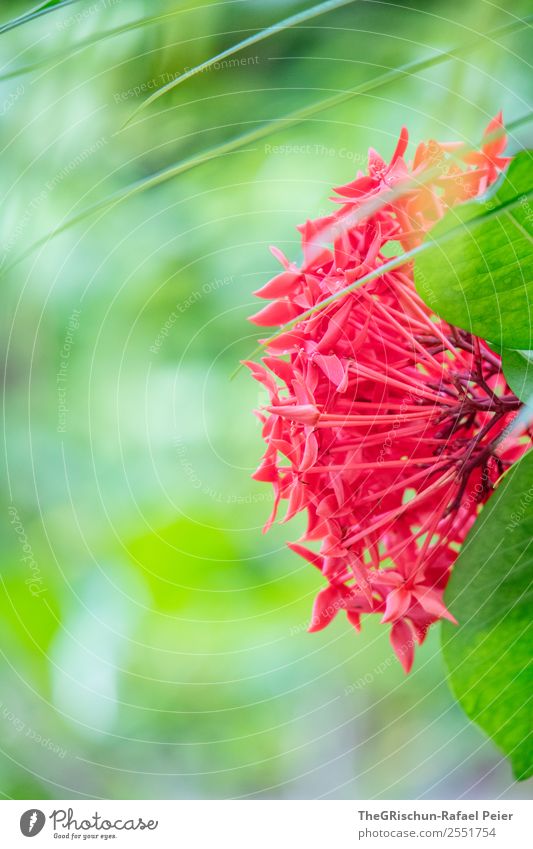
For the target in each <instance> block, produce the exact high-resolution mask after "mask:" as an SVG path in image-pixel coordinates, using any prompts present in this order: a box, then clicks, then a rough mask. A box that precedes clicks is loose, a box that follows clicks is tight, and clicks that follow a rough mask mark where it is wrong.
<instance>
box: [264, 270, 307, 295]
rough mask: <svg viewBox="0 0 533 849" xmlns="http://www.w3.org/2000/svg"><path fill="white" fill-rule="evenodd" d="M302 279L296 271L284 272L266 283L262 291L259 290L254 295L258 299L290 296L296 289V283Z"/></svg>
mask: <svg viewBox="0 0 533 849" xmlns="http://www.w3.org/2000/svg"><path fill="white" fill-rule="evenodd" d="M301 277H302V275H301V274H299V273H296V272H294V271H282V272H281V274H277V275H276V276H275V277H273V278H272V280H269V281H268V283H265V285H264V286H262V287H261V289H257V291H256V292H254V295H257V297H258V298H281V297H283V295H288V294H290V292H292V291H293V290H294V289H295V288H296V283H297V282H298V280H300V279H301Z"/></svg>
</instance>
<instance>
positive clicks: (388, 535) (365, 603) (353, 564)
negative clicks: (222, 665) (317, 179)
mask: <svg viewBox="0 0 533 849" xmlns="http://www.w3.org/2000/svg"><path fill="white" fill-rule="evenodd" d="M500 127H501V115H498V116H497V117H496V118H495V119H494V120H493V121H492V122H491V123H490V124H489V126H488V128H487V130H486V137H487V138H486V143H485V144H484V146H483V148H482V150H481V151H480V152H476V153H475V154H473V153H470V154H466V155H464V156H463V158H462V162H461V163H460V164H457V161H458V156H460V148H459V149H458V147H457V146H456V145H453V144H438V143H437V142H430V143H429V144H421V145H419V147H418V148H417V150H416V153H415V156H414V159H413V161H412V163H407V162H406V161H405V159H404V154H405V151H406V148H407V142H408V137H407V131H406V130H405V129H402V132H401V135H400V140H399V142H398V145H397V147H396V150H395V152H394V155H393V157H392V160H391V162H390V164H386V163H385V162H384V160H383V159H382V158H381V157H380V156H379V154H377V153H376V152H375V151H374V150H370V151H369V157H368V174H367V175H363V174H359V175H358V176H357V178H356V179H355V180H354V181H353V182H351V183H348V184H347V185H345V186H342V187H340V188H338V189H336V190H335V191H336V193H337V195H338V196H339V197H338V198H335V200H336V201H337V202H338V203H340V206H339V208H338V209H337V211H336V212H334V213H333V214H332V215H330V216H328V217H327V218H322V219H319V220H316V221H307V222H306V223H305V224H304V225H303V226H301V227H299V228H298V229H299V230H300V233H301V235H302V248H303V262H302V264H301V265H300V266H297V265H295V264H294V263H291V262H289V260H288V259H286V257H285V256H284V255H283V254H282V253H281V252H280V251H279V250H277V249H272V250H273V253H274V255H275V256H276V257H277V258H278V259H279V261H280V262H281V265H282V266H283V270H282V271H281V273H280V274H278V275H277V276H276V277H274V278H273V279H272V280H270V282H268V283H267V284H266V285H265V286H263V288H262V289H260V290H259V291H258V292H257V293H256V294H257V295H258V296H259V297H261V298H268V299H274V300H273V301H272V303H270V304H269V305H268V306H266V307H265V308H264V309H262V310H261V311H260V312H258V313H257V314H256V315H255V316H253V317H252V318H251V321H253V322H254V323H255V324H257V325H261V326H273V325H283V324H285V323H286V322H289V321H291V320H292V319H297V317H298V316H299V315H300V314H301V313H303V312H305V311H306V310H308V309H310V308H311V307H314V306H315V305H317V304H319V303H320V302H322V301H323V300H324V299H326V298H328V297H330V296H331V295H334V294H335V293H337V292H339V291H340V290H341V289H344V288H345V287H347V286H349V285H350V284H353V283H354V282H355V281H357V280H358V279H360V278H362V277H363V276H364V275H366V274H368V272H370V271H372V270H374V269H376V268H378V267H379V266H380V265H383V264H384V263H385V262H386V261H387V258H388V259H390V253H391V251H390V248H389V251H388V257H386V256H385V255H384V248H385V246H386V245H387V243H389V242H396V243H400V244H401V246H402V248H403V249H404V250H409V249H410V248H413V247H414V246H416V245H418V244H420V242H421V241H422V239H423V237H424V234H425V233H426V232H427V230H428V229H429V228H430V227H431V226H432V225H433V224H434V223H435V222H436V221H437V220H438V219H439V218H440V217H441V216H442V215H443V214H444V212H445V211H446V210H447V208H448V207H449V206H450V205H452V204H454V203H457V202H460V201H463V200H466V199H467V198H470V197H473V196H475V195H478V194H479V193H481V192H483V191H484V190H485V189H486V188H487V186H488V185H490V183H492V182H493V181H494V179H495V178H496V176H497V175H498V173H499V172H500V170H501V169H502V168H503V167H504V166H505V165H506V164H507V162H508V161H509V160H508V159H506V158H502V156H501V154H502V151H503V148H504V147H505V143H506V140H505V137H503V136H502V135H501V133H500V135H499V137H497V138H494V137H495V131H498V129H499V128H500ZM496 135H497V133H496ZM451 151H454V156H453V157H452V156H450V155H449V154H450V152H451ZM430 169H431V170H430ZM428 177H430V179H428ZM406 181H408V182H409V190H408V191H406V192H402V193H399V192H396V193H394V196H393V197H391V194H390V190H391V189H394V188H395V187H396V188H398V187H399V186H400V184H402V183H406ZM413 181H414V182H413ZM383 194H385V195H386V196H385V197H383V204H382V205H380V204H379V203H375V204H372V203H370V204H369V201H372V200H373V199H379V198H380V196H381V195H383ZM339 199H340V200H339ZM369 205H370V206H372V211H370V212H368V213H367V210H368V208H369ZM358 210H360V212H359V214H358ZM324 233H328V234H333V237H332V241H333V244H332V246H331V247H329V246H328V247H323V246H320V244H319V241H320V238H321V236H323V234H324ZM263 363H264V366H262V365H258V364H256V363H251V362H250V363H247V365H248V366H249V368H250V369H251V371H252V373H253V376H254V377H255V378H256V379H257V380H258V381H259V382H260V383H261V384H263V386H264V387H265V388H266V390H267V391H268V394H269V397H270V404H269V405H268V406H265V407H264V408H263V409H262V410H260V411H258V416H259V418H260V420H261V422H262V423H263V437H264V439H265V442H266V444H267V449H266V452H265V455H264V458H263V461H262V463H261V465H260V466H259V468H258V469H257V471H256V472H255V474H254V476H253V477H254V478H255V479H256V480H260V481H266V482H269V483H271V484H272V485H273V488H274V495H275V504H274V510H273V513H272V516H271V517H270V519H269V520H268V522H267V525H266V528H265V530H266V529H268V527H269V526H270V525H271V523H272V521H273V520H274V518H275V516H276V513H277V510H278V506H279V502H280V500H282V499H286V500H287V502H288V506H287V512H286V515H285V518H284V520H283V521H288V520H289V519H290V518H291V517H292V516H294V515H295V514H296V513H298V512H300V511H302V510H305V511H307V516H308V526H307V530H306V532H305V534H304V536H303V538H302V541H321V546H320V550H319V551H314V550H311V549H309V548H307V547H304V546H303V545H301V544H300V543H292V544H289V545H290V547H291V549H292V550H293V551H295V552H296V553H297V554H299V555H301V556H302V557H304V558H306V559H307V560H308V561H309V562H310V563H312V564H313V565H314V566H316V567H317V568H318V569H319V570H320V572H321V573H322V575H323V577H324V579H325V580H326V582H327V586H326V587H325V588H324V589H322V590H321V591H320V592H319V593H318V596H317V598H316V601H315V605H314V609H313V614H312V620H311V625H310V628H309V630H310V631H317V630H319V629H321V628H324V627H325V626H326V625H327V624H328V623H329V622H330V621H331V620H332V619H333V618H334V616H335V615H336V614H337V613H338V611H339V610H340V609H343V610H345V611H346V614H347V617H348V620H349V621H350V622H351V624H352V625H353V626H354V627H355V628H356V629H357V630H359V628H360V616H361V614H362V613H377V614H379V615H380V616H381V617H382V620H381V621H382V622H388V623H391V626H392V627H391V642H392V645H393V648H394V651H395V652H396V654H397V655H398V657H399V659H400V661H401V663H402V665H403V667H404V669H405V670H406V671H409V669H410V668H411V665H412V662H413V657H414V646H415V643H421V642H422V641H423V639H424V637H425V635H426V633H427V629H428V627H429V626H430V625H431V624H432V623H433V622H435V621H437V620H438V619H441V618H443V617H444V618H448V619H452V621H453V617H452V616H451V614H450V613H449V612H448V611H447V609H446V607H445V606H444V604H443V600H442V595H443V590H444V588H445V586H446V583H447V581H448V578H449V575H450V569H451V566H452V564H453V562H454V560H455V558H456V557H457V553H458V549H459V546H460V544H461V543H462V542H463V540H464V539H465V536H466V534H467V532H468V530H469V529H470V527H471V525H472V523H473V522H474V520H475V518H476V515H477V513H478V510H479V505H480V504H481V503H482V502H483V501H485V500H486V499H487V498H488V496H489V495H490V493H491V491H492V489H493V486H494V484H495V482H496V481H497V480H498V478H499V477H500V475H501V474H502V472H503V471H504V470H505V469H506V468H507V467H508V466H509V465H510V464H511V463H512V462H514V460H516V459H517V458H518V457H519V456H520V454H521V453H522V452H523V450H524V448H523V446H522V444H521V443H520V442H519V441H516V440H515V441H512V442H511V444H510V445H509V444H507V445H506V447H505V450H504V451H501V450H498V449H497V445H496V442H497V438H498V436H499V435H501V433H502V431H503V430H504V429H505V428H506V426H507V425H508V424H509V421H510V419H511V418H512V417H513V416H514V415H516V412H515V411H516V410H517V408H518V406H519V402H518V401H517V399H516V397H515V396H514V395H513V394H512V393H510V391H509V389H508V388H507V386H506V384H505V380H504V379H503V376H502V373H501V369H500V359H499V357H498V356H496V355H495V354H494V353H493V352H492V351H491V350H490V349H489V348H488V346H487V345H486V344H485V343H484V342H483V341H482V340H481V339H478V338H475V337H473V336H472V335H471V334H469V333H466V332H464V331H462V330H458V329H457V328H455V327H452V326H450V325H448V324H446V323H445V322H444V321H441V320H440V319H438V318H437V317H436V316H435V315H433V314H432V313H431V312H430V310H428V308H427V307H426V305H425V304H424V302H423V301H422V300H421V298H420V297H419V296H418V294H417V292H416V290H415V287H414V283H413V268H412V265H411V264H404V265H402V266H401V267H400V268H398V269H396V270H393V271H390V272H388V273H384V274H383V275H382V276H380V277H378V278H377V279H375V280H373V281H371V282H368V283H366V284H365V285H363V286H361V287H360V288H358V289H355V290H353V291H352V292H350V293H348V294H345V295H344V296H342V297H340V298H338V299H337V300H334V301H333V302H332V303H330V304H329V305H328V306H326V307H324V308H322V309H321V310H319V311H317V312H316V313H314V314H313V315H310V316H308V317H307V318H305V319H303V320H302V321H301V322H299V323H297V324H295V325H294V327H293V329H291V330H290V331H287V332H284V333H282V334H281V335H278V336H277V338H274V339H273V340H272V341H271V342H270V343H269V344H268V347H267V356H265V357H264V358H263ZM315 548H316V546H315Z"/></svg>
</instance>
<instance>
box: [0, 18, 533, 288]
mask: <svg viewBox="0 0 533 849" xmlns="http://www.w3.org/2000/svg"><path fill="white" fill-rule="evenodd" d="M532 18H533V16H529V17H527V18H524V19H523V20H522V21H518V22H515V21H513V23H512V24H508V25H505V26H503V27H498V28H497V29H494V30H492V31H490V32H488V33H486V34H485V36H484V37H485V38H490V39H492V38H494V37H496V36H499V35H505V34H508V33H509V32H514V31H515V30H518V29H521V28H523V27H524V26H527V25H528V22H529V21H530V20H531V19H532ZM479 45H480V40H479V39H477V40H476V41H473V42H469V43H468V44H467V45H462V46H461V47H457V48H455V49H454V50H451V51H448V52H441V53H438V54H437V55H436V56H432V57H430V58H427V59H421V60H417V61H416V60H414V61H412V62H409V63H407V64H405V65H402V66H401V67H400V68H395V69H392V70H389V71H387V72H386V73H384V74H380V75H379V76H377V77H374V78H373V79H371V80H368V81H366V82H364V83H361V84H360V85H358V86H355V87H354V88H352V89H348V90H347V91H341V92H338V93H337V94H334V95H332V96H331V97H327V98H324V99H323V100H321V101H319V102H318V103H312V104H310V105H309V106H305V107H303V108H301V109H297V110H295V111H294V112H291V113H289V114H288V115H285V116H284V117H283V118H277V119H276V120H274V121H269V122H268V123H266V124H262V125H261V126H260V127H258V128H257V129H255V130H252V131H250V132H248V133H243V134H242V135H240V136H237V137H236V138H233V139H230V140H229V141H227V142H223V143H222V144H220V145H216V146H215V147H213V148H210V149H208V150H207V151H204V152H203V153H200V154H197V155H194V156H191V157H189V158H188V159H184V160H182V161H181V162H178V163H176V164H175V165H171V166H169V167H168V168H163V169H162V170H161V171H158V172H156V173H155V174H152V175H150V176H149V177H144V178H142V179H141V180H138V181H136V182H134V183H131V184H130V185H129V186H126V187H124V188H123V189H119V190H118V191H116V192H113V193H111V194H110V195H108V196H107V197H105V198H103V199H102V200H101V201H97V202H96V203H94V204H91V205H90V206H88V207H85V208H84V209H82V210H81V211H80V212H79V213H77V214H76V215H73V216H71V217H70V218H68V219H67V220H66V221H65V222H63V224H61V225H59V226H58V227H56V228H55V229H54V230H52V231H50V232H49V233H47V234H46V235H44V236H43V237H42V238H40V239H38V240H36V241H35V242H34V243H33V244H31V245H30V246H29V247H28V248H27V250H26V251H24V252H23V253H21V254H20V255H19V256H18V257H15V259H14V260H13V261H12V262H11V263H10V264H9V265H7V266H5V267H4V268H3V269H0V270H3V271H4V272H7V271H9V270H11V269H12V268H14V267H15V266H16V265H18V264H19V262H21V261H22V260H24V259H26V258H27V257H28V256H30V255H31V254H32V253H33V252H34V251H35V250H38V249H39V248H40V247H42V246H43V245H44V244H46V243H47V242H48V241H49V240H51V239H53V238H55V237H56V236H58V235H60V234H61V233H64V232H65V231H66V230H68V229H70V228H71V227H74V226H75V225H76V224H79V223H81V222H82V221H84V220H85V219H86V218H88V217H90V216H91V215H93V214H96V213H97V212H100V211H104V210H106V209H111V208H112V207H115V206H116V205H117V204H119V203H122V202H123V201H125V200H129V199H130V198H132V197H134V196H136V195H138V194H140V193H141V192H144V191H147V190H149V189H152V188H155V187H156V186H160V185H161V184H163V183H165V182H167V181H168V180H171V179H173V178H174V177H178V176H179V175H181V174H183V173H185V172H187V171H191V170H192V169H193V168H196V167H197V166H199V165H202V164H203V163H205V162H209V161H210V160H212V159H216V158H217V157H219V156H227V155H228V154H230V153H233V152H235V151H237V150H241V149H242V148H245V147H246V145H249V144H253V143H254V142H256V141H259V140H260V139H263V138H266V137H267V136H269V135H272V133H275V132H277V131H279V130H282V129H286V128H288V127H292V126H295V125H297V124H301V123H302V122H304V121H306V120H307V119H308V118H311V117H312V116H313V115H316V114H318V113H320V112H323V111H325V110H327V109H330V108H332V107H334V106H337V105H339V104H340V103H344V102H345V101H347V100H350V99H351V98H352V97H356V96H357V95H360V94H365V93H367V92H369V91H373V90H375V89H377V88H380V87H381V86H383V85H388V84H390V83H393V82H395V81H396V80H398V79H401V78H402V77H404V76H412V75H413V74H416V73H418V72H420V71H422V70H426V69H427V68H431V67H434V66H436V65H439V64H441V63H443V62H446V61H449V60H450V59H454V58H458V57H460V56H461V55H463V54H465V53H468V52H469V51H470V50H473V49H475V48H476V47H479ZM529 120H531V115H529V114H528V115H526V116H523V117H522V118H519V119H517V120H516V121H513V122H512V123H510V124H508V125H507V129H508V130H512V129H516V128H517V127H519V126H521V125H522V124H525V123H527V122H528V121H529ZM118 132H123V131H122V130H120V131H118Z"/></svg>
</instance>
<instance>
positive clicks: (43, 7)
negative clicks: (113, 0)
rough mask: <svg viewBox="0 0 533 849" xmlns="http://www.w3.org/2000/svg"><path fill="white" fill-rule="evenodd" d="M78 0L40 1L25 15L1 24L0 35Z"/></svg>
mask: <svg viewBox="0 0 533 849" xmlns="http://www.w3.org/2000/svg"><path fill="white" fill-rule="evenodd" d="M77 2H78V0H48V2H46V3H39V5H38V6H34V7H33V9H30V10H29V11H27V12H25V13H24V14H23V15H19V16H18V18H13V19H12V20H11V21H7V23H5V24H1V25H0V35H1V34H2V33H4V32H9V30H12V29H15V28H16V27H20V26H22V24H25V23H28V21H33V20H34V19H35V18H40V17H42V16H43V15H47V14H48V13H49V12H54V11H55V10H56V9H62V8H63V7H64V6H71V5H72V4H73V3H77Z"/></svg>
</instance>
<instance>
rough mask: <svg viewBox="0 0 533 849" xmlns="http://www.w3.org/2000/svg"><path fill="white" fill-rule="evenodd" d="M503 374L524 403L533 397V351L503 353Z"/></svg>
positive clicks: (505, 350) (505, 349) (504, 350)
mask: <svg viewBox="0 0 533 849" xmlns="http://www.w3.org/2000/svg"><path fill="white" fill-rule="evenodd" d="M502 365H503V373H504V375H505V379H506V380H507V383H508V384H509V386H510V387H511V389H512V390H513V392H514V394H515V395H516V396H517V397H518V398H520V399H521V400H522V401H527V399H528V398H530V397H531V396H532V395H533V351H512V350H511V349H510V348H504V349H503V351H502Z"/></svg>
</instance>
